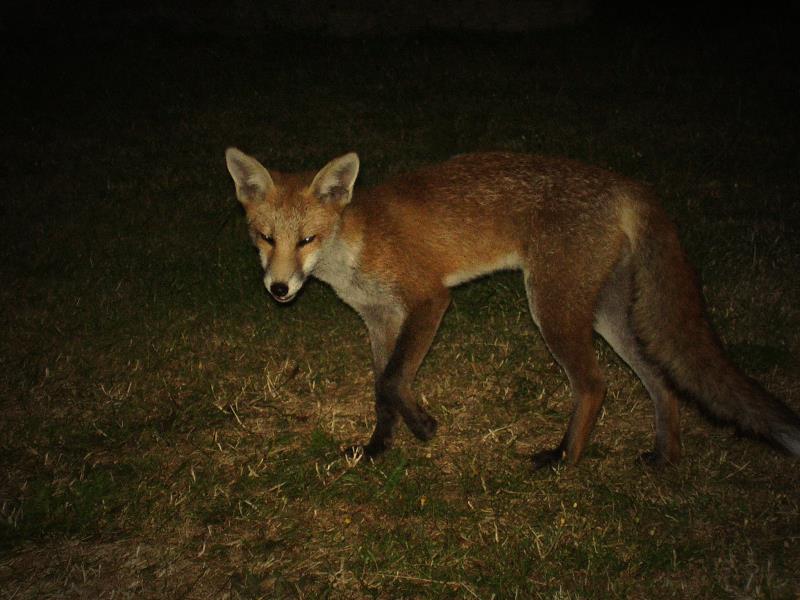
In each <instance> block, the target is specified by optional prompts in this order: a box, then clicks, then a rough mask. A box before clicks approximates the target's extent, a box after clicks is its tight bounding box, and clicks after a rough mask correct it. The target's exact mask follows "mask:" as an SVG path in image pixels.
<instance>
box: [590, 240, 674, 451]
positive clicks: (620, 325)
mask: <svg viewBox="0 0 800 600" xmlns="http://www.w3.org/2000/svg"><path fill="white" fill-rule="evenodd" d="M630 262H631V261H630V253H629V252H626V253H625V254H624V255H623V257H622V258H621V259H620V261H619V263H618V264H617V266H616V267H615V268H614V271H613V272H612V274H611V276H610V278H609V280H608V282H606V284H605V286H604V288H603V292H602V293H601V295H600V300H599V302H598V306H597V313H596V317H597V318H596V322H595V329H596V331H597V332H598V333H599V334H600V335H602V336H603V337H604V338H605V340H606V341H607V342H608V343H609V345H610V346H611V347H612V348H613V349H614V351H615V352H616V353H617V354H619V356H620V357H621V358H622V359H623V360H624V361H625V362H626V363H628V366H630V368H631V369H633V371H634V372H635V373H636V375H637V376H638V377H639V379H641V381H642V384H643V385H644V387H645V389H647V392H648V393H649V394H650V397H651V398H652V399H653V406H654V409H655V429H656V440H655V449H654V450H653V451H652V452H646V453H644V454H642V459H643V460H644V461H645V462H646V463H648V464H651V465H664V464H673V463H677V462H678V460H680V456H681V439H680V435H681V434H680V415H679V403H678V397H677V395H676V394H675V392H674V391H673V389H672V388H671V386H670V385H669V383H668V382H667V381H666V379H665V378H664V376H663V374H662V373H661V370H660V369H659V368H658V367H657V366H656V365H655V364H653V363H652V362H651V361H650V360H648V359H647V357H646V356H645V355H644V353H643V352H642V346H641V343H640V342H639V340H638V339H637V337H636V331H635V327H634V323H633V317H632V308H633V303H634V302H635V301H636V291H635V286H634V272H633V267H632V265H631V264H630Z"/></svg>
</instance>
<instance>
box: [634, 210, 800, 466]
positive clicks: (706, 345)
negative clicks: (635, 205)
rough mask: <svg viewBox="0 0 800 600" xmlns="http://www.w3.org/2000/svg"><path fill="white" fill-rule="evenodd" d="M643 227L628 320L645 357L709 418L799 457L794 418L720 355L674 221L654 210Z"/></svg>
mask: <svg viewBox="0 0 800 600" xmlns="http://www.w3.org/2000/svg"><path fill="white" fill-rule="evenodd" d="M642 225H643V228H642V231H641V235H640V236H637V240H636V244H635V246H636V248H635V251H634V255H635V257H636V258H635V259H634V260H635V262H636V265H635V289H636V298H635V300H634V304H633V314H632V318H633V323H634V327H635V329H636V333H637V335H638V336H639V339H640V341H641V343H642V344H643V347H644V350H645V352H646V353H647V355H648V356H649V357H650V358H651V359H652V360H654V361H655V362H656V363H657V364H658V365H659V366H660V367H661V368H662V369H663V370H664V372H665V373H666V374H667V376H668V377H669V378H670V379H671V380H672V383H673V384H675V385H676V386H677V388H678V389H679V390H681V391H685V392H688V393H689V394H690V395H691V396H692V397H693V398H694V399H696V400H697V401H698V403H699V404H700V405H701V407H703V408H705V409H706V410H707V411H708V412H710V413H711V414H712V415H713V416H715V417H717V418H719V419H721V420H722V421H725V422H728V423H733V424H735V425H737V426H738V427H739V428H740V429H741V430H742V431H743V432H746V433H751V434H755V435H756V436H759V437H764V438H766V439H768V440H771V441H772V442H774V443H776V444H778V445H779V446H781V447H782V448H784V449H785V450H786V451H788V452H789V453H790V454H793V455H795V456H800V417H798V415H797V414H795V413H794V412H793V411H792V409H790V408H789V407H788V406H787V405H786V404H784V403H783V402H782V401H781V400H779V399H778V398H776V397H775V396H773V395H772V394H770V393H768V392H767V391H766V390H764V389H763V388H762V387H761V386H760V385H759V384H758V383H756V382H755V381H753V380H752V379H750V378H749V377H747V376H746V375H744V374H743V373H742V372H741V371H740V370H739V369H738V368H736V366H735V365H734V364H733V363H732V362H731V361H730V360H729V359H728V358H727V357H726V356H725V354H724V352H723V350H722V346H721V344H720V342H719V340H718V338H717V336H716V334H715V333H714V332H713V330H712V329H711V326H710V325H709V324H708V321H707V319H706V316H705V311H704V307H703V301H702V299H701V296H700V290H699V286H698V284H697V278H696V275H695V273H694V269H693V268H692V267H691V266H690V265H689V263H688V260H687V258H686V256H685V254H684V252H683V249H682V248H681V246H680V243H679V241H678V236H677V233H676V231H675V228H674V226H673V225H672V223H671V222H670V221H669V219H668V218H667V217H666V215H665V214H663V213H662V212H661V211H660V209H658V208H655V207H653V210H652V212H650V214H648V215H647V216H646V218H645V221H644V222H643V223H642Z"/></svg>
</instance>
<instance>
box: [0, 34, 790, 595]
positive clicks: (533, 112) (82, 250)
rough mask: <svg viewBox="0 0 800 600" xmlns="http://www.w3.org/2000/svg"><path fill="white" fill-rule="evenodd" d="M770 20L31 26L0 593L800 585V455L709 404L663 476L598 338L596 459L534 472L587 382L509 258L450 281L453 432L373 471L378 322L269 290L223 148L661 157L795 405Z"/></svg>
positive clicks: (4, 156)
mask: <svg viewBox="0 0 800 600" xmlns="http://www.w3.org/2000/svg"><path fill="white" fill-rule="evenodd" d="M772 34H775V35H777V36H778V37H775V36H774V35H772ZM779 34H780V31H769V30H768V31H764V30H762V29H758V28H755V29H754V30H753V31H747V32H742V31H740V30H736V31H726V30H724V29H720V30H717V31H716V32H714V33H713V34H712V35H710V36H704V35H695V34H692V33H687V34H685V35H682V36H677V37H673V36H671V35H669V34H667V33H664V31H660V30H658V29H655V28H653V29H648V28H642V29H639V30H634V29H631V28H626V27H623V26H614V25H612V24H608V23H590V24H588V25H585V26H582V27H578V28H574V29H565V30H559V31H553V32H539V33H537V34H536V35H532V36H530V37H478V38H475V37H470V38H461V37H459V36H445V37H438V38H437V37H433V36H431V37H419V38H397V39H389V40H379V39H369V40H319V39H299V38H295V39H293V38H279V39H272V40H267V41H258V40H257V41H252V42H250V43H247V44H239V43H236V42H235V41H232V40H225V39H216V40H198V39H182V40H177V41H173V43H167V42H166V40H157V39H150V40H146V39H140V40H134V41H133V42H132V45H130V46H128V45H126V46H124V47H123V45H121V44H120V45H113V44H112V45H111V46H109V45H106V46H104V47H103V48H100V49H97V48H94V47H92V46H91V45H87V46H85V47H82V46H80V45H78V46H76V47H62V46H59V45H57V44H55V45H48V42H47V41H44V42H42V43H43V44H44V45H43V46H40V47H38V48H36V49H34V47H33V46H32V45H31V46H26V45H24V44H23V45H17V46H13V47H12V46H11V45H8V47H7V48H6V49H5V50H6V56H7V57H8V58H9V60H8V61H7V62H8V69H7V71H6V75H5V77H6V80H5V82H4V84H5V89H6V90H7V91H6V93H5V94H3V96H2V98H0V105H2V108H3V115H4V122H3V123H2V125H3V130H4V136H3V137H2V139H1V140H0V164H2V165H3V170H2V172H1V173H2V178H3V189H4V193H3V198H2V205H0V206H1V208H0V210H1V211H2V212H1V213H0V215H1V216H2V219H1V220H0V222H1V224H0V238H1V239H2V243H1V244H0V277H2V283H3V285H2V286H0V306H2V310H0V322H1V323H2V326H3V331H4V332H5V333H4V335H3V336H2V337H1V338H0V372H1V373H2V378H1V379H0V411H2V415H3V417H2V419H3V426H2V428H0V457H2V458H1V459H0V465H1V466H2V467H3V468H2V469H1V470H0V590H2V592H3V597H9V598H62V597H111V596H114V597H120V596H136V597H154V598H155V597H158V598H160V597H183V598H205V597H220V596H224V595H228V597H234V598H259V597H263V598H293V597H297V598H304V597H320V598H326V597H327V598H412V597H414V598H418V597H434V598H448V597H450V598H470V597H477V598H482V599H483V598H486V599H488V598H493V597H494V598H515V597H518V598H527V597H545V598H577V597H581V598H583V597H589V598H606V597H647V598H673V597H678V598H684V597H699V598H718V597H763V598H793V597H795V594H796V593H797V590H798V589H800V577H799V576H798V568H797V567H798V565H800V519H799V518H798V515H799V514H800V495H798V489H800V476H799V475H798V470H797V461H796V460H792V459H789V458H787V457H785V456H782V455H779V454H777V453H775V452H774V451H773V450H772V449H771V448H769V447H767V446H763V445H761V444H758V443H756V442H753V441H751V440H743V439H738V438H737V437H735V436H733V435H732V434H731V432H730V431H729V430H727V429H724V428H717V427H715V426H713V425H711V424H710V423H708V422H707V421H706V420H704V419H703V418H702V417H700V416H699V415H698V414H697V413H696V411H695V410H694V409H692V408H686V409H685V411H684V416H683V419H682V421H683V431H684V448H685V459H684V461H683V462H682V463H681V464H680V465H679V466H677V467H675V468H671V469H667V470H663V471H651V470H648V469H646V468H644V467H643V466H641V465H640V464H639V463H638V462H637V460H636V457H637V456H638V454H639V453H640V452H642V451H644V450H647V449H649V447H650V445H651V443H652V425H651V421H652V411H651V408H650V401H649V399H648V398H647V395H646V393H645V391H644V390H643V388H642V386H641V385H640V384H639V383H638V381H636V380H635V379H634V378H633V377H632V376H631V374H630V372H629V371H628V370H627V368H626V367H625V366H624V365H623V364H622V363H621V362H620V361H619V360H618V359H617V358H616V357H615V356H614V355H613V353H612V352H611V351H610V350H609V349H608V348H606V347H605V346H603V345H602V344H599V343H598V352H599V353H600V356H601V360H602V363H603V365H604V366H605V369H606V372H607V376H608V385H609V391H608V396H607V400H606V404H605V409H604V412H603V414H602V416H601V419H600V422H599V423H598V426H597V429H596V431H595V434H594V437H593V442H592V445H591V446H590V448H589V449H588V451H587V454H586V457H585V459H584V460H583V462H582V463H581V464H579V465H578V466H576V467H573V468H560V469H558V470H556V471H546V472H532V471H531V469H530V464H529V457H530V454H531V453H532V452H533V451H534V450H536V449H540V448H542V447H544V446H547V445H549V444H553V443H554V442H556V441H557V440H558V439H559V438H560V436H561V434H562V432H563V428H564V426H565V422H566V415H567V412H568V410H569V403H570V401H569V397H568V390H567V387H566V381H565V379H564V377H563V375H562V373H561V371H560V369H559V367H558V365H557V364H555V363H554V361H553V359H552V358H551V357H550V355H549V354H548V352H547V350H546V348H545V346H544V344H543V342H542V340H541V338H540V336H539V334H538V332H537V330H536V328H535V326H534V325H533V323H532V322H531V320H530V318H529V316H528V313H527V304H526V300H525V296H524V293H523V290H522V285H521V280H520V277H519V275H516V274H501V275H498V276H494V277H491V278H487V279H484V280H481V281H478V282H475V283H473V284H470V285H468V286H465V287H463V288H460V289H458V290H456V291H455V294H454V303H453V306H452V307H451V309H450V311H449V312H448V314H447V315H446V317H445V319H444V322H443V325H442V328H441V331H440V332H439V335H438V337H437V341H436V343H435V345H434V347H433V349H432V351H431V353H430V355H429V356H428V358H427V360H426V362H425V364H424V365H423V368H422V369H421V371H420V375H419V378H418V381H417V386H416V390H417V393H418V394H420V396H421V397H422V399H423V402H426V403H427V404H428V406H429V408H430V410H431V412H432V413H433V414H434V415H435V416H436V418H437V419H438V420H439V423H440V429H439V433H438V435H437V437H436V438H435V439H434V440H433V441H431V442H430V443H429V444H427V445H421V444H419V443H418V442H416V441H415V440H414V439H413V438H412V436H411V435H410V434H409V433H408V432H406V431H405V430H404V431H402V432H400V434H399V436H398V440H397V444H396V447H395V448H394V449H393V450H391V451H390V452H389V453H388V454H387V455H386V456H385V458H383V459H382V460H380V461H379V462H377V463H375V464H359V465H356V466H353V465H351V464H349V463H347V462H346V461H345V459H344V457H343V454H342V449H343V448H345V447H347V446H348V445H350V444H352V443H354V442H359V441H363V440H365V439H367V437H368V436H369V434H370V431H371V425H372V423H373V418H374V416H373V408H372V406H373V400H372V395H371V394H372V373H371V371H370V356H369V347H368V341H367V337H366V331H365V329H364V327H363V325H362V324H361V322H360V321H359V319H358V317H357V316H356V315H355V313H353V312H352V311H351V310H350V309H348V308H347V307H346V306H344V305H343V304H341V302H339V301H338V300H337V299H336V298H335V296H334V294H333V292H332V291H331V290H329V289H328V288H326V287H325V286H324V285H322V284H319V283H316V282H310V283H309V284H308V285H307V287H306V289H305V290H304V292H303V294H302V295H301V296H300V297H299V298H298V300H297V301H296V302H294V303H293V304H292V305H290V306H287V307H283V306H277V305H276V304H275V303H274V302H271V301H270V300H269V298H268V297H267V295H266V292H265V291H264V289H263V286H262V285H261V281H260V279H261V276H260V273H259V267H258V263H257V260H256V257H255V254H254V252H253V250H252V248H251V247H250V245H249V243H248V240H247V236H246V233H245V227H244V223H243V218H242V215H241V213H240V211H239V209H238V206H237V204H236V201H235V199H234V197H233V186H232V184H231V182H230V180H229V177H228V174H227V172H226V171H225V167H224V161H223V151H224V148H225V147H226V146H228V145H237V146H239V147H241V148H243V149H245V150H246V151H250V152H253V153H255V154H256V155H257V156H259V157H260V158H262V159H263V160H264V162H265V163H267V164H268V165H269V166H274V167H277V168H281V169H286V170H291V169H299V168H314V167H319V166H321V165H322V164H324V162H325V161H327V160H328V159H330V158H331V157H333V156H335V155H337V154H340V153H342V152H344V151H347V150H357V151H358V152H359V154H360V156H361V159H362V173H361V175H360V178H361V179H360V181H359V185H367V184H369V183H375V182H377V181H380V180H381V179H382V178H384V177H386V176H388V175H390V174H393V173H396V172H398V171H401V170H403V169H407V168H412V167H414V166H416V165H419V164H424V163H429V162H433V161H436V160H439V159H442V158H445V157H447V156H449V155H451V154H455V153H458V152H465V151H472V150H481V149H497V148H501V149H511V150H519V151H529V152H543V153H549V154H565V155H568V156H572V157H576V158H581V159H585V160H589V161H591V162H594V163H597V164H601V165H604V166H608V167H611V168H614V169H616V170H618V171H620V172H622V173H625V174H627V175H630V176H633V177H636V178H640V179H643V180H645V181H648V182H650V183H651V184H653V186H654V187H655V188H656V189H657V190H658V191H659V193H660V195H661V197H662V199H663V201H664V204H665V206H666V207H667V209H668V211H669V212H670V213H671V214H672V215H673V216H674V218H675V220H676V222H677V223H678V226H679V228H680V230H681V233H682V236H683V238H684V240H685V244H686V247H687V249H688V251H689V254H690V256H691V257H692V259H693V261H694V262H695V263H696V265H697V267H698V270H699V271H700V273H701V276H702V279H703V281H704V284H705V285H704V291H705V293H706V297H707V299H708V308H709V315H710V316H711V318H712V320H713V322H714V323H715V325H716V326H717V328H718V330H719V332H720V335H721V337H722V338H723V340H724V341H725V343H726V345H727V347H728V348H729V350H730V354H731V356H732V357H733V358H734V359H735V360H736V361H737V362H738V363H739V364H741V365H742V366H743V367H744V368H745V370H747V371H748V372H749V373H751V374H753V375H754V376H755V377H757V378H758V379H759V380H760V381H762V382H763V383H764V384H765V385H766V386H767V387H768V388H769V389H770V390H772V391H774V392H775V393H776V394H778V395H780V396H782V397H784V398H786V400H787V402H789V403H790V404H791V405H792V406H794V407H795V408H796V409H798V408H800V379H799V378H798V372H799V371H798V357H799V356H800V335H799V334H798V332H799V331H800V312H799V311H798V309H797V307H798V306H800V284H799V282H800V280H799V279H798V277H797V275H796V274H797V271H798V267H800V241H798V240H799V239H800V238H798V237H797V235H796V233H797V231H796V230H797V225H798V223H799V222H800V211H798V210H797V209H798V206H797V197H798V193H799V192H800V188H799V187H798V183H797V167H798V164H797V157H798V154H797V150H798V133H797V132H798V131H800V127H798V125H800V123H798V120H799V119H800V116H799V114H798V113H797V111H796V102H795V100H796V86H797V82H798V72H797V68H796V66H795V65H793V64H791V63H788V62H786V61H784V60H783V59H782V58H781V57H783V56H785V55H788V53H787V52H786V50H787V48H786V47H785V45H786V44H788V42H785V40H784V38H782V37H780V35H779ZM770 40H771V41H770ZM123 48H126V49H123ZM455 65H457V68H456V67H455ZM332 74H333V76H332ZM792 86H794V87H792Z"/></svg>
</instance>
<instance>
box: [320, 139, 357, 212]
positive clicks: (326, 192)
mask: <svg viewBox="0 0 800 600" xmlns="http://www.w3.org/2000/svg"><path fill="white" fill-rule="evenodd" d="M358 165H359V163H358V155H357V154H356V153H355V152H350V153H349V154H345V155H344V156H340V157H339V158H334V159H333V160H332V161H331V162H329V163H328V164H327V165H325V166H324V167H322V169H321V170H320V172H319V173H317V175H316V177H314V181H312V182H311V188H310V189H311V193H313V194H314V196H316V197H317V198H318V199H319V200H321V201H322V202H335V203H336V204H338V205H339V206H345V205H346V204H347V203H348V202H350V199H351V198H352V197H353V184H354V183H355V182H356V177H357V176H358Z"/></svg>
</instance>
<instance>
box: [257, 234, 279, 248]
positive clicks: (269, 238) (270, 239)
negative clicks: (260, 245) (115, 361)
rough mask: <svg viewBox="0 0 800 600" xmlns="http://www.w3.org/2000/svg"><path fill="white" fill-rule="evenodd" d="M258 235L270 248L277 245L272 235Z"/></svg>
mask: <svg viewBox="0 0 800 600" xmlns="http://www.w3.org/2000/svg"><path fill="white" fill-rule="evenodd" d="M258 235H259V237H260V238H261V239H262V240H264V241H265V242H267V243H268V244H269V245H270V246H274V245H275V238H273V237H272V236H271V235H267V234H266V233H259V234H258Z"/></svg>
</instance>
